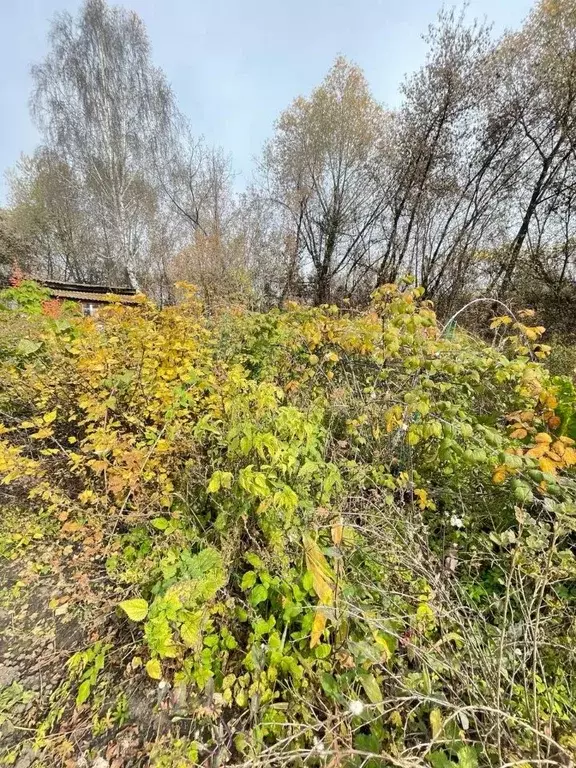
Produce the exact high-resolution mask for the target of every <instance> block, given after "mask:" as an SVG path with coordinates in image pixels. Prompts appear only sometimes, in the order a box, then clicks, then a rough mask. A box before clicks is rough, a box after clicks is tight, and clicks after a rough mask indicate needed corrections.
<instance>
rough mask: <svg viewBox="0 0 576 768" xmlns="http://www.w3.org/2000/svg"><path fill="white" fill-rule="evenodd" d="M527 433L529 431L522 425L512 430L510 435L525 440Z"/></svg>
mask: <svg viewBox="0 0 576 768" xmlns="http://www.w3.org/2000/svg"><path fill="white" fill-rule="evenodd" d="M527 434H528V431H527V430H526V429H524V427H520V428H519V429H515V430H514V432H511V433H510V437H511V438H512V439H513V440H523V439H524V438H525V437H526V435H527Z"/></svg>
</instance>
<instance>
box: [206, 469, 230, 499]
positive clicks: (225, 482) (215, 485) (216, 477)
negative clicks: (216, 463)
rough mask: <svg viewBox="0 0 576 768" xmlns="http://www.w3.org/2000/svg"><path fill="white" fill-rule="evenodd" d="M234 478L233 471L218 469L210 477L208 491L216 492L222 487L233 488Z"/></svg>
mask: <svg viewBox="0 0 576 768" xmlns="http://www.w3.org/2000/svg"><path fill="white" fill-rule="evenodd" d="M233 479H234V475H233V474H232V472H222V471H221V470H220V469H217V470H216V471H215V472H214V473H213V475H212V477H211V478H210V482H209V483H208V487H207V488H206V491H207V493H216V492H217V491H219V490H220V488H231V487H232V480H233Z"/></svg>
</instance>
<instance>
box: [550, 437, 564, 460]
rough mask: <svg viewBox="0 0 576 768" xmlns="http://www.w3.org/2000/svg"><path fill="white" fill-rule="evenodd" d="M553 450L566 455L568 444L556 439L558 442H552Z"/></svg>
mask: <svg viewBox="0 0 576 768" xmlns="http://www.w3.org/2000/svg"><path fill="white" fill-rule="evenodd" d="M552 450H553V451H554V452H555V453H557V454H558V455H559V456H564V451H565V450H566V446H565V445H564V443H563V442H561V441H560V440H556V442H554V443H552Z"/></svg>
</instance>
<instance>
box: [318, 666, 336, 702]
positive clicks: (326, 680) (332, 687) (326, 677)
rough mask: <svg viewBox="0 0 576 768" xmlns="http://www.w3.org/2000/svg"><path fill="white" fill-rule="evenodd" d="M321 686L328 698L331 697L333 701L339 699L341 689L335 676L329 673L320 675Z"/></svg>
mask: <svg viewBox="0 0 576 768" xmlns="http://www.w3.org/2000/svg"><path fill="white" fill-rule="evenodd" d="M320 685H321V686H322V690H323V691H324V693H325V694H326V695H327V696H330V698H332V699H336V698H338V693H339V687H338V682H337V680H336V678H335V677H334V675H331V674H329V673H328V672H322V674H321V675H320Z"/></svg>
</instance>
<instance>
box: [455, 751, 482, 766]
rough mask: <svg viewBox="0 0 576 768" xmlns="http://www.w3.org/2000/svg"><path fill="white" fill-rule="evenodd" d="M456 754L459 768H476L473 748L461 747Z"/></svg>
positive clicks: (476, 756)
mask: <svg viewBox="0 0 576 768" xmlns="http://www.w3.org/2000/svg"><path fill="white" fill-rule="evenodd" d="M457 754H458V765H459V767H460V768H478V755H477V754H476V750H475V749H474V747H461V748H460V749H459V750H458V752H457Z"/></svg>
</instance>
